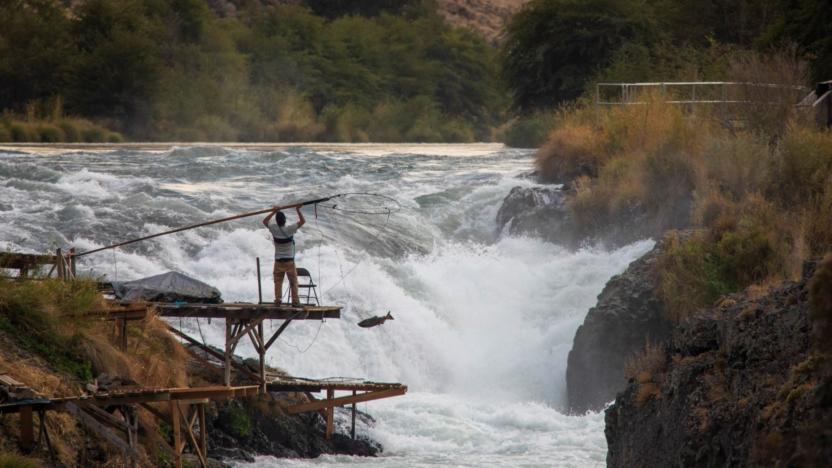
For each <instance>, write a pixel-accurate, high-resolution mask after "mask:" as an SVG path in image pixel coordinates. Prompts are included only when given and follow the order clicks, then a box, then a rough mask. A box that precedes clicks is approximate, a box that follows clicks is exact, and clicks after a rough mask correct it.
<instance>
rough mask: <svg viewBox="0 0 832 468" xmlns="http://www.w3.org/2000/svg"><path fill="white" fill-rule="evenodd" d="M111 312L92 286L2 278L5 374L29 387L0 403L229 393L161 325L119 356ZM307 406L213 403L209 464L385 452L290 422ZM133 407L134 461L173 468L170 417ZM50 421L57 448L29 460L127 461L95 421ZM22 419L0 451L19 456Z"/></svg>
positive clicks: (6, 428)
mask: <svg viewBox="0 0 832 468" xmlns="http://www.w3.org/2000/svg"><path fill="white" fill-rule="evenodd" d="M106 310H107V305H106V304H105V303H104V302H103V300H102V299H101V296H100V295H99V294H98V293H97V291H96V287H95V283H94V282H92V281H88V280H76V281H72V282H62V281H59V280H42V281H29V282H19V281H14V280H11V279H7V278H3V277H0V344H2V346H0V374H6V375H7V376H8V377H9V378H11V379H13V380H15V381H17V382H19V383H22V384H23V385H24V386H25V387H27V388H28V389H27V390H25V391H21V390H17V389H13V388H11V387H9V388H6V387H2V388H0V403H2V404H13V403H15V402H16V401H20V399H32V398H35V399H37V398H42V397H46V398H56V397H73V396H78V395H87V394H89V395H94V394H97V393H102V392H103V393H107V392H113V393H118V392H125V391H130V390H135V389H139V388H147V389H160V388H182V387H203V388H216V387H217V386H221V385H222V377H221V372H220V371H219V370H220V368H219V367H217V366H214V365H211V364H210V363H208V362H206V361H205V357H201V356H200V354H199V353H195V352H193V351H192V350H190V349H186V348H184V347H183V346H182V345H180V344H179V342H178V341H177V340H176V339H175V338H174V337H173V335H172V334H170V333H169V332H168V331H167V328H166V326H165V325H164V323H163V322H162V321H161V319H159V318H157V317H155V316H152V315H151V316H149V317H148V318H146V319H144V320H142V321H139V322H136V323H133V324H132V325H131V326H130V327H129V328H128V332H129V336H128V348H127V349H121V348H120V347H119V344H118V343H119V342H120V338H119V337H117V336H116V335H115V334H114V333H112V330H110V328H111V322H107V321H105V320H102V317H103V316H102V314H103V313H105V312H102V311H106ZM96 311H97V312H96ZM273 372H277V371H276V370H273ZM235 384H236V385H242V384H246V382H236V383H235ZM248 384H251V383H250V382H249V383H248ZM3 388H5V389H6V390H9V392H6V391H5V390H3ZM309 401H310V400H309V398H308V397H307V396H306V395H305V394H303V393H294V392H288V393H287V392H270V393H269V394H266V395H260V396H255V397H245V398H238V399H231V400H228V401H215V400H211V401H209V402H207V405H206V411H205V413H206V419H205V421H206V427H205V428H204V430H205V432H206V434H208V435H209V438H210V444H209V446H208V456H209V457H212V458H214V462H212V463H214V464H217V463H220V462H222V463H225V462H230V461H233V460H238V461H251V460H253V459H254V457H255V456H262V455H272V456H279V457H293V458H298V457H318V456H320V455H321V454H325V453H337V454H349V455H363V456H372V455H375V454H377V453H378V452H379V451H380V450H381V447H380V445H379V444H378V443H376V442H373V441H371V440H369V439H367V438H366V437H364V436H361V437H359V438H358V439H357V440H355V441H352V440H350V438H349V436H347V435H344V434H342V433H336V434H335V436H334V437H333V439H332V440H329V439H327V437H326V435H325V424H324V423H323V421H322V420H321V419H320V417H319V416H318V415H317V414H316V413H313V414H312V415H311V416H310V415H290V414H289V413H288V412H287V411H286V408H287V407H288V406H290V405H293V404H299V403H307V402H309ZM133 408H134V409H133V411H136V416H137V418H138V419H137V421H138V428H139V431H138V434H139V436H138V444H137V445H136V449H137V451H138V453H137V455H136V456H135V457H134V461H136V462H138V463H139V464H140V465H141V466H166V465H167V464H169V463H170V462H171V461H172V455H171V453H169V452H168V450H169V449H165V447H166V446H172V444H173V439H172V433H171V426H170V423H169V422H166V421H168V417H169V415H167V416H166V411H165V410H159V409H158V408H156V412H152V411H150V410H149V409H147V407H146V406H144V407H142V406H134V407H133ZM159 411H161V413H159ZM46 415H47V418H46V423H45V427H46V430H47V432H48V433H49V440H50V444H49V445H47V444H45V442H44V441H43V440H41V441H40V443H38V444H37V446H36V448H35V450H34V452H33V453H32V454H31V455H30V456H31V457H34V458H37V459H40V460H42V461H44V462H46V463H48V461H49V460H50V459H51V458H53V457H54V459H55V460H57V461H58V462H59V463H60V464H62V465H65V466H91V467H96V466H111V464H112V463H113V462H114V461H115V460H120V459H121V457H122V455H123V454H122V453H121V451H120V448H119V446H118V445H113V443H112V440H110V439H109V438H108V437H105V432H106V431H107V430H109V429H104V432H102V430H101V429H96V430H92V429H91V426H90V425H89V424H90V423H89V422H88V421H86V420H84V419H83V418H81V419H78V418H76V417H73V416H72V415H70V414H68V413H62V412H55V411H49V412H47V413H46ZM19 418H21V416H18V415H17V414H12V415H10V416H7V417H6V418H4V419H3V420H2V421H0V440H1V441H2V443H0V452H3V453H15V452H17V450H18V444H20V443H22V437H23V435H22V434H21V432H20V431H21V428H22V427H23V426H21V425H20V423H18V419H19ZM110 424H112V423H110ZM113 437H117V436H113ZM50 447H51V449H50Z"/></svg>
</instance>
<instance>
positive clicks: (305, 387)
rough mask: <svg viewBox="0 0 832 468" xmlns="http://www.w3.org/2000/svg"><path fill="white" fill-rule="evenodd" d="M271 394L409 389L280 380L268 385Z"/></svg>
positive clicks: (358, 382) (361, 383) (362, 382)
mask: <svg viewBox="0 0 832 468" xmlns="http://www.w3.org/2000/svg"><path fill="white" fill-rule="evenodd" d="M266 388H267V389H268V390H269V391H270V392H314V393H317V392H320V391H323V390H339V391H359V392H369V391H378V390H390V389H401V388H404V389H407V387H405V386H404V385H402V384H400V383H393V382H370V381H366V380H346V381H344V380H337V381H333V380H314V379H297V378H294V379H287V378H278V379H274V380H272V381H271V382H269V383H267V384H266Z"/></svg>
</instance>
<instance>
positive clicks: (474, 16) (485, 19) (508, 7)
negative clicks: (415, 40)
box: [437, 0, 529, 45]
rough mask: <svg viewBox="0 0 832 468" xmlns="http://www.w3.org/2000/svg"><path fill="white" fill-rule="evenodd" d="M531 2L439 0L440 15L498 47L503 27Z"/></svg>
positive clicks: (512, 0) (517, 0)
mask: <svg viewBox="0 0 832 468" xmlns="http://www.w3.org/2000/svg"><path fill="white" fill-rule="evenodd" d="M528 1H529V0H438V1H437V4H438V6H439V13H440V14H441V15H442V16H444V17H445V20H447V21H448V22H449V23H451V24H453V25H454V26H462V27H466V28H470V29H474V30H476V31H478V32H480V33H481V34H482V35H483V36H485V38H486V39H487V40H488V42H489V43H491V44H492V45H496V44H497V43H498V42H500V39H501V38H502V35H503V27H504V26H505V24H506V23H507V22H508V20H509V19H510V18H511V15H513V14H514V13H515V12H516V11H517V10H519V9H520V8H521V7H522V6H523V5H524V4H526V3H527V2H528Z"/></svg>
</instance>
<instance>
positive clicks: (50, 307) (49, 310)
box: [0, 278, 98, 380]
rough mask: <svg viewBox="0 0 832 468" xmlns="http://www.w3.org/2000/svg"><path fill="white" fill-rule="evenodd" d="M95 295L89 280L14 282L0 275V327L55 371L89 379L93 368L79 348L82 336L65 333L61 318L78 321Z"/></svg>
mask: <svg viewBox="0 0 832 468" xmlns="http://www.w3.org/2000/svg"><path fill="white" fill-rule="evenodd" d="M97 297H98V294H97V289H96V285H95V283H94V282H92V281H72V282H63V281H59V280H43V281H28V282H21V283H16V282H12V281H11V280H8V279H4V278H0V330H3V331H5V332H6V333H7V334H8V335H9V336H10V337H13V338H14V339H15V340H17V341H18V342H19V343H20V345H21V346H23V347H24V348H26V349H28V350H29V351H31V352H33V353H36V354H38V355H40V356H41V357H42V358H43V359H45V360H46V361H47V362H49V363H50V364H51V365H52V366H53V367H54V368H55V369H56V370H58V371H61V372H65V373H67V374H70V375H74V376H76V377H78V378H79V379H82V380H89V379H91V378H92V376H93V369H92V364H91V363H90V361H89V360H88V359H87V357H86V356H85V354H84V351H83V345H82V339H83V337H82V336H81V335H79V334H78V333H69V332H67V330H66V328H65V324H64V323H63V321H65V320H67V319H69V318H72V319H73V320H75V321H78V320H82V319H83V316H84V313H85V312H87V311H89V309H90V308H91V307H92V306H93V304H94V303H95V301H96V300H97Z"/></svg>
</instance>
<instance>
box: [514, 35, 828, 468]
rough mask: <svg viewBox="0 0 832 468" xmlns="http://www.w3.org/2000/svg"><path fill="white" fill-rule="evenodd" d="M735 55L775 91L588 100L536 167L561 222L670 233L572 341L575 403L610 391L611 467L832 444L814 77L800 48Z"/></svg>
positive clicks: (628, 234) (755, 460) (821, 452)
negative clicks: (723, 99) (809, 102)
mask: <svg viewBox="0 0 832 468" xmlns="http://www.w3.org/2000/svg"><path fill="white" fill-rule="evenodd" d="M728 70H729V71H730V72H731V73H732V74H733V77H734V78H733V79H734V80H735V81H748V80H747V79H745V78H744V76H757V77H764V78H765V81H766V82H770V83H777V84H780V85H782V86H783V88H772V89H771V90H770V91H768V92H765V93H762V94H764V95H760V94H758V90H756V89H755V88H753V87H749V88H746V89H742V90H741V91H740V92H741V93H742V95H741V100H742V101H745V102H744V103H743V104H742V105H739V106H730V107H729V109H727V110H726V109H719V108H715V109H707V108H702V107H698V108H697V109H696V110H695V113H694V112H691V109H689V108H688V109H685V108H683V107H680V106H678V105H676V104H669V103H667V102H666V97H665V96H664V95H661V94H657V95H651V94H649V93H645V94H644V95H643V96H641V97H640V99H639V100H640V104H639V105H629V106H620V107H611V108H600V109H598V108H595V107H594V106H592V105H589V104H586V103H580V102H578V103H575V104H572V105H569V106H565V107H563V108H562V109H561V110H560V111H559V112H558V113H557V115H556V118H555V125H554V128H553V129H552V130H551V131H550V133H549V135H548V138H547V141H546V143H545V144H544V145H543V146H542V147H541V149H540V150H539V151H538V153H537V159H536V163H537V169H538V171H537V175H538V177H539V178H541V179H542V180H544V181H548V182H553V183H560V184H564V189H563V190H559V191H558V190H554V189H545V190H548V191H549V192H551V193H554V194H558V195H557V197H555V200H557V203H556V204H551V203H550V205H552V206H553V208H552V209H551V210H550V212H549V213H552V215H553V216H554V218H553V219H552V220H550V221H549V223H550V225H551V227H552V229H554V230H556V231H557V232H564V231H567V232H568V231H575V232H577V236H576V237H579V238H583V239H585V240H594V239H595V240H597V239H604V240H607V241H610V242H613V243H626V242H630V241H633V240H635V239H639V238H644V237H654V238H658V239H661V242H660V243H658V244H657V247H656V249H654V251H653V252H651V254H649V255H646V256H645V257H644V258H642V259H640V260H639V261H637V262H634V263H633V264H631V265H630V267H629V268H628V269H627V271H626V272H625V273H623V274H622V275H619V276H617V277H615V278H613V279H612V280H610V282H609V283H608V284H607V286H606V288H605V289H604V291H603V292H602V294H601V295H600V296H599V303H598V305H597V306H596V307H595V308H593V309H592V310H590V311H589V313H588V315H587V318H586V320H585V321H584V323H583V325H582V326H581V327H580V328H579V329H578V331H577V333H576V336H575V343H574V346H573V349H572V352H570V356H569V367H568V369H567V386H568V389H569V399H570V405H572V408H573V409H575V410H577V411H585V410H586V409H596V410H597V409H601V408H603V406H604V404H605V403H607V402H609V401H610V400H612V399H613V397H615V403H614V404H613V405H612V406H611V407H609V409H608V410H607V414H606V436H607V442H608V446H609V452H608V456H607V462H608V464H609V465H610V466H639V465H645V466H677V465H679V466H689V465H697V466H725V465H735V464H739V465H744V464H749V463H751V464H758V465H772V466H773V465H777V464H785V465H793V466H822V465H823V463H824V462H825V460H828V459H829V456H830V452H829V450H828V447H829V440H832V433H830V431H829V430H828V421H829V420H830V418H832V411H830V407H832V404H830V402H832V399H830V395H831V394H832V393H830V389H832V367H830V366H829V365H828V362H829V355H828V349H827V348H828V347H827V346H825V345H824V344H822V343H826V342H827V341H826V340H828V336H829V333H828V332H829V325H828V324H829V320H828V317H829V304H830V302H829V292H830V291H832V283H830V282H829V274H830V273H829V271H830V267H831V266H832V255H830V254H829V252H832V132H830V130H828V129H825V128H819V127H817V126H816V124H815V121H814V115H811V114H804V113H803V112H804V111H803V110H801V109H800V108H798V107H796V106H795V102H796V99H795V98H796V95H794V93H792V92H790V91H788V90H790V89H793V88H791V86H793V85H798V84H804V83H807V82H808V81H809V80H808V76H807V75H808V73H807V72H808V67H807V66H806V64H805V63H803V62H801V61H800V60H799V59H798V58H796V54H795V53H794V49H790V48H786V49H783V50H780V51H779V52H777V53H773V54H759V53H745V54H740V55H737V56H733V57H731V58H730V59H729V61H728ZM777 89H780V90H781V91H776V90H777ZM795 93H796V92H795ZM527 190H543V189H527ZM553 190H554V191H553ZM549 192H547V193H549ZM523 197H525V199H530V198H533V197H531V196H530V195H523V192H522V190H521V191H518V194H515V196H514V197H513V198H514V200H523V199H524V198H523ZM509 198H511V196H510V197H509ZM550 198H551V196H550ZM508 201H510V200H509V199H507V202H508ZM515 203H516V201H515ZM505 206H506V205H504V207H505ZM534 209H535V210H536V211H535V212H537V213H547V211H546V210H543V209H542V208H541V207H539V206H535V207H534ZM501 211H502V210H501ZM504 217H505V215H504ZM541 225H545V223H544V224H540V223H538V224H537V226H541ZM565 227H566V229H565ZM609 232H615V236H612V237H610V236H607V235H606V234H607V233H609ZM824 255H826V256H827V257H826V258H827V260H825V261H824V262H820V260H819V259H821V258H823V257H824ZM645 343H646V344H645ZM610 356H612V357H610ZM599 369H600V370H599ZM599 383H600V384H599ZM593 391H594V393H593ZM616 393H617V395H616Z"/></svg>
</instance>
